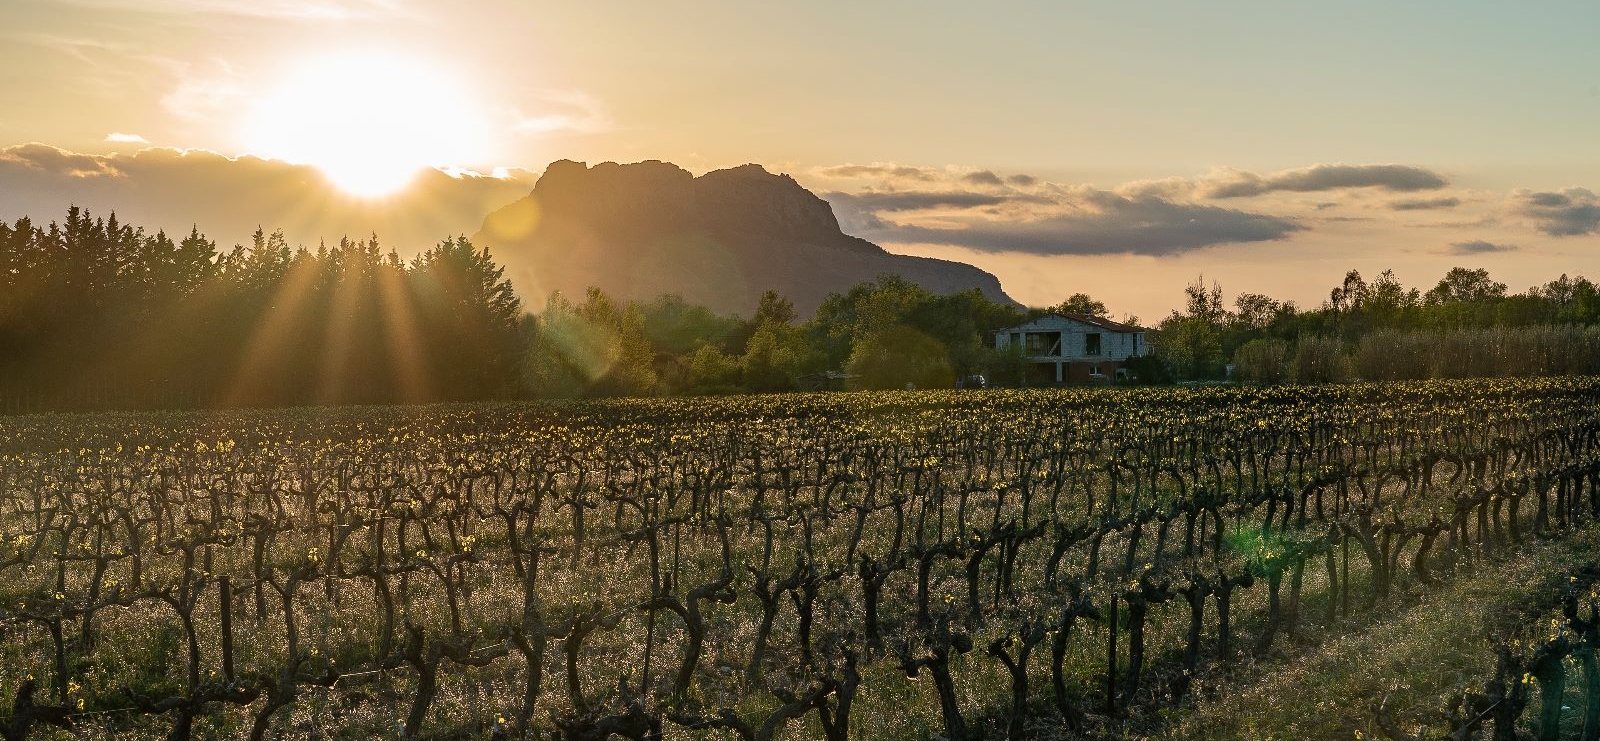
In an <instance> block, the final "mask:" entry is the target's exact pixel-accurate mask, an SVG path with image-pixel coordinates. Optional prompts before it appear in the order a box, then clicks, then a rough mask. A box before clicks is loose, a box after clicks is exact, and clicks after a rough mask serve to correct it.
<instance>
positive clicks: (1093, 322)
mask: <svg viewBox="0 0 1600 741" xmlns="http://www.w3.org/2000/svg"><path fill="white" fill-rule="evenodd" d="M1048 317H1056V318H1058V319H1068V320H1071V321H1074V322H1080V323H1083V324H1087V325H1089V326H1091V327H1099V328H1100V329H1104V330H1106V331H1108V332H1125V333H1138V332H1145V331H1148V330H1146V329H1145V328H1144V327H1136V326H1134V325H1132V324H1123V323H1122V322H1115V321H1112V320H1110V319H1107V318H1105V317H1103V316H1091V315H1089V314H1057V313H1050V314H1045V315H1044V316H1041V317H1037V318H1034V319H1030V320H1028V321H1026V322H1023V323H1022V324H1018V325H1017V326H1016V327H1007V328H1005V329H1002V330H998V331H997V334H998V333H999V332H1010V331H1012V330H1015V329H1017V327H1022V326H1025V325H1028V324H1033V323H1034V322H1037V321H1039V320H1040V319H1045V318H1048Z"/></svg>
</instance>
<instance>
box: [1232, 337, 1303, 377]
mask: <svg viewBox="0 0 1600 741" xmlns="http://www.w3.org/2000/svg"><path fill="white" fill-rule="evenodd" d="M1233 364H1234V375H1235V377H1236V378H1238V379H1239V380H1240V381H1243V382H1245V383H1281V382H1283V381H1284V380H1285V379H1287V378H1288V377H1289V345H1288V344H1287V343H1285V342H1283V341H1282V340H1276V339H1271V338H1258V339H1254V340H1251V341H1249V342H1246V343H1245V344H1244V345H1242V346H1241V347H1240V348H1239V349H1238V350H1235V351H1233Z"/></svg>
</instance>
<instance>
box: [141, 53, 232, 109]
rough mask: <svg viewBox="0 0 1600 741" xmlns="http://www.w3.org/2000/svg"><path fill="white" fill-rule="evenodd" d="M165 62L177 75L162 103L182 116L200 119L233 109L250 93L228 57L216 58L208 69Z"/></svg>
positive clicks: (170, 61) (171, 61)
mask: <svg viewBox="0 0 1600 741" xmlns="http://www.w3.org/2000/svg"><path fill="white" fill-rule="evenodd" d="M164 66H166V67H167V68H168V70H169V71H170V72H171V73H172V75H173V76H174V77H176V78H177V84H176V85H175V86H174V87H173V89H172V92H169V93H167V94H166V95H165V96H162V98H161V105H162V107H163V108H166V109H167V112H169V113H171V114H172V115H174V116H177V117H178V118H181V119H184V120H186V121H191V122H198V121H204V120H207V119H210V118H213V117H215V116H217V115H219V114H223V113H227V112H229V111H231V110H233V109H234V108H235V107H236V106H237V105H238V104H239V102H241V101H242V100H243V99H244V98H245V97H246V95H247V93H246V91H245V88H244V85H243V83H241V82H240V79H239V75H238V73H237V72H235V71H234V69H233V66H232V65H230V64H228V62H227V61H226V60H222V59H213V60H211V62H210V63H209V64H208V65H206V67H205V68H204V69H198V70H197V69H195V67H194V65H191V64H188V63H184V62H177V61H174V60H167V61H166V62H165V63H164Z"/></svg>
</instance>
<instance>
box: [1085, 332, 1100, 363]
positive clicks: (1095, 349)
mask: <svg viewBox="0 0 1600 741" xmlns="http://www.w3.org/2000/svg"><path fill="white" fill-rule="evenodd" d="M1083 354H1084V355H1099V354H1100V333H1099V332H1090V333H1088V334H1086V335H1084V336H1083ZM1096 372H1097V373H1098V371H1096Z"/></svg>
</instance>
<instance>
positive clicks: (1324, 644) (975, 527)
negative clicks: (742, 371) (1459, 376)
mask: <svg viewBox="0 0 1600 741" xmlns="http://www.w3.org/2000/svg"><path fill="white" fill-rule="evenodd" d="M1597 483H1600V380H1593V379H1517V380H1495V381H1450V382H1408V383H1394V384H1368V385H1355V386H1325V387H1294V386H1287V387H1268V388H1256V389H1242V388H1206V389H1147V390H1082V391H991V392H904V393H901V392H893V393H878V394H823V395H777V396H765V397H734V398H725V399H690V400H637V401H614V402H592V403H570V404H550V405H532V404H501V405H453V406H432V407H378V408H374V407H344V408H329V409H297V410H282V411H234V412H192V413H190V412H185V413H140V414H97V415H70V416H25V417H12V418H4V419H0V736H3V737H4V738H6V739H21V738H50V737H53V736H55V735H64V734H67V733H68V732H69V731H70V732H71V733H73V734H76V735H79V736H83V737H89V738H112V737H115V738H157V737H166V738H169V739H186V738H194V737H200V738H213V737H219V738H252V739H260V738H352V739H355V738H375V737H386V738H404V739H409V738H462V739H466V738H568V739H597V740H598V739H605V738H608V737H613V734H614V735H615V737H623V738H631V739H650V738H664V739H743V740H745V741H752V740H761V741H764V740H766V739H776V738H782V739H802V738H805V739H809V738H827V739H830V741H836V740H838V739H845V738H858V739H930V738H941V737H942V738H947V739H967V738H990V739H1000V738H1014V739H1020V738H1040V739H1058V738H1076V737H1080V736H1081V737H1090V738H1103V737H1140V736H1148V735H1162V734H1168V735H1171V736H1172V737H1182V736H1188V737H1221V738H1231V737H1241V738H1244V737H1248V738H1270V737H1273V736H1274V735H1275V734H1282V735H1280V736H1279V737H1291V735H1297V736H1298V737H1319V738H1320V737H1327V738H1351V737H1353V734H1355V733H1356V732H1358V731H1359V732H1361V733H1364V734H1371V733H1376V734H1379V735H1388V736H1389V737H1391V738H1394V739H1396V740H1397V741H1398V739H1402V738H1404V739H1420V738H1443V737H1445V736H1446V734H1451V733H1458V734H1460V735H1459V736H1458V737H1459V738H1470V737H1473V735H1474V734H1484V737H1488V734H1490V733H1492V734H1493V737H1494V738H1496V739H1500V738H1506V739H1509V738H1513V737H1514V736H1513V734H1514V733H1523V734H1527V733H1533V734H1537V737H1539V738H1541V739H1543V738H1557V737H1572V738H1578V737H1582V738H1588V739H1592V738H1595V736H1596V734H1600V670H1597V669H1596V662H1595V653H1594V649H1595V647H1596V645H1597V643H1600V641H1597V640H1596V623H1597V622H1600V620H1597V619H1596V618H1597V612H1596V609H1597V608H1596V599H1595V593H1594V591H1593V585H1594V583H1595V581H1596V579H1597V574H1596V573H1595V572H1594V571H1593V569H1592V565H1593V563H1594V560H1593V559H1594V558H1595V556H1596V553H1595V552H1596V550H1597V549H1596V548H1594V547H1590V546H1589V545H1587V544H1590V543H1593V541H1594V540H1595V538H1596V530H1595V529H1594V527H1593V526H1592V525H1593V523H1594V521H1595V518H1596V515H1597V514H1600V486H1597ZM1586 567H1590V568H1586ZM1479 608H1481V609H1479ZM1442 626H1447V627H1448V630H1447V629H1446V627H1442ZM1451 631H1454V632H1451ZM1385 636H1387V638H1384V637H1385ZM1432 636H1437V638H1436V639H1435V638H1432ZM1419 637H1428V638H1427V641H1433V640H1437V641H1438V643H1437V644H1432V643H1427V642H1426V641H1423V638H1419ZM1408 641H1409V642H1408ZM1419 641H1423V642H1421V643H1419ZM1386 651H1392V652H1393V653H1394V655H1395V656H1396V657H1406V658H1405V661H1404V662H1386V661H1385V655H1384V654H1385V652H1386ZM1341 652H1342V653H1341ZM1341 656H1344V657H1345V658H1342V659H1341V658H1340V657H1341ZM1352 656H1354V657H1356V658H1350V657H1352ZM1429 656H1433V657H1435V658H1438V660H1439V664H1440V667H1442V668H1441V669H1439V671H1434V672H1431V673H1429V674H1428V677H1426V678H1423V679H1418V677H1416V676H1412V673H1411V672H1409V670H1408V669H1407V668H1406V666H1405V665H1404V664H1406V663H1415V662H1416V661H1420V660H1421V659H1423V658H1427V657H1429ZM1452 657H1454V658H1452ZM1352 666H1354V667H1356V668H1355V669H1351V668H1350V667H1352ZM1335 669H1337V670H1338V671H1339V672H1341V676H1333V672H1334V671H1335ZM1451 671H1455V672H1456V673H1455V674H1450V673H1449V672H1451ZM1307 672H1310V673H1311V675H1310V676H1309V677H1308V676H1307ZM1440 672H1444V673H1445V674H1444V675H1443V676H1440ZM1418 674H1420V673H1418ZM1324 675H1326V676H1324ZM1346 675H1348V676H1346ZM1352 677H1355V678H1352ZM1291 680H1293V681H1294V682H1299V683H1300V684H1299V685H1295V684H1293V683H1292V682H1291ZM1358 680H1359V681H1358ZM1301 685H1303V686H1304V687H1306V688H1312V687H1318V686H1333V687H1349V688H1350V690H1349V691H1350V692H1351V693H1368V694H1363V695H1352V696H1347V697H1339V696H1333V697H1329V698H1326V700H1327V702H1328V703H1330V705H1328V706H1327V707H1324V708H1323V709H1322V710H1316V707H1317V705H1315V703H1313V702H1311V701H1310V700H1309V699H1308V700H1307V701H1306V702H1304V703H1302V704H1300V705H1296V704H1294V702H1292V701H1284V700H1283V699H1281V698H1279V699H1276V700H1270V701H1269V700H1268V699H1264V698H1265V697H1266V696H1267V695H1270V694H1271V692H1270V691H1269V690H1270V688H1272V687H1274V686H1278V687H1286V686H1301ZM1402 685H1405V686H1404V687H1402ZM1412 685H1416V686H1412ZM1424 685H1425V686H1424ZM1374 687H1378V688H1384V695H1386V696H1387V699H1383V698H1381V697H1374V696H1370V693H1371V692H1373V691H1374V690H1373V688H1374ZM1304 692H1305V695H1304V696H1305V697H1306V698H1309V697H1310V695H1311V694H1312V690H1311V689H1305V690H1304ZM1252 693H1255V694H1254V695H1253V694H1252ZM1252 697H1256V698H1257V699H1252ZM1336 706H1337V707H1336ZM1563 707H1565V708H1566V709H1565V710H1564V709H1563ZM1219 711H1221V712H1220V714H1219ZM1257 712H1259V713H1262V716H1261V717H1259V718H1253V717H1252V715H1251V714H1252V713H1257ZM1314 712H1315V713H1322V714H1323V717H1322V718H1321V721H1323V722H1321V723H1320V724H1319V723H1317V722H1311V721H1315V720H1317V719H1309V720H1308V719H1306V718H1301V717H1288V718H1285V717H1281V716H1284V715H1290V716H1298V715H1305V714H1308V713H1314ZM1268 713H1272V714H1275V717H1267V714H1268ZM1258 721H1259V722H1258ZM1301 721H1307V722H1301ZM1263 727H1265V728H1266V729H1267V730H1262V728H1263Z"/></svg>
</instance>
